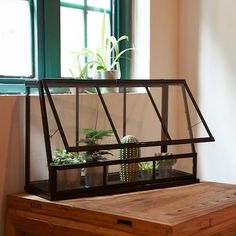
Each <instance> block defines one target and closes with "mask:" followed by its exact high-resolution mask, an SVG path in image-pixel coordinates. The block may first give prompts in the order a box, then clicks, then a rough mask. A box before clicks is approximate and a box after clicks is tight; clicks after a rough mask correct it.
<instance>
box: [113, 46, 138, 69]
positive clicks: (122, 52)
mask: <svg viewBox="0 0 236 236" xmlns="http://www.w3.org/2000/svg"><path fill="white" fill-rule="evenodd" d="M131 50H135V49H134V48H126V49H125V50H123V51H121V52H120V53H119V54H118V55H117V56H116V58H115V59H114V61H113V63H112V65H111V69H112V68H113V67H114V66H115V64H116V62H117V61H118V60H119V59H120V57H121V56H122V55H123V54H124V53H126V52H127V51H131Z"/></svg>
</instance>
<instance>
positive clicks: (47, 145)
mask: <svg viewBox="0 0 236 236" xmlns="http://www.w3.org/2000/svg"><path fill="white" fill-rule="evenodd" d="M38 86H39V87H38V89H39V99H40V107H41V115H42V123H43V133H44V140H45V148H46V156H47V162H48V165H49V164H50V163H51V162H52V156H51V145H50V139H49V128H48V117H47V108H46V103H45V97H44V89H43V81H42V80H40V81H39V85H38Z"/></svg>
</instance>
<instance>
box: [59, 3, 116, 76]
mask: <svg viewBox="0 0 236 236" xmlns="http://www.w3.org/2000/svg"><path fill="white" fill-rule="evenodd" d="M104 12H106V34H107V35H111V27H110V26H111V1H110V0H103V1H98V0H77V1H76V0H66V1H65V0H61V11H60V13H61V24H60V25H61V76H62V77H71V73H70V70H72V73H73V74H74V75H76V76H78V75H79V71H78V66H77V63H76V61H75V56H74V54H73V53H72V52H76V51H77V52H78V51H79V50H80V49H81V48H84V47H89V48H92V49H95V48H96V47H98V46H99V45H101V36H100V35H101V26H102V19H103V14H104Z"/></svg>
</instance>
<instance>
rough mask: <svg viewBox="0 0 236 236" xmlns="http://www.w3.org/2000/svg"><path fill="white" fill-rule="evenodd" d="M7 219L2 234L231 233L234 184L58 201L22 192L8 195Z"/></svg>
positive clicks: (234, 229)
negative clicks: (4, 231) (5, 232)
mask: <svg viewBox="0 0 236 236" xmlns="http://www.w3.org/2000/svg"><path fill="white" fill-rule="evenodd" d="M7 222H8V223H7V224H8V227H7V228H8V230H7V232H8V234H7V236H10V235H18V234H16V233H11V232H13V231H15V232H18V233H19V232H22V231H23V232H24V230H25V232H29V233H32V234H36V235H82V236H83V235H85V236H86V235H104V236H105V235H119V236H121V235H124V236H126V235H127V236H129V235H145V236H146V235H147V236H148V235H157V236H158V235H163V236H164V235H180V236H185V235H186V236H188V235H215V236H216V235H217V236H221V235H222V236H223V235H224V236H233V235H236V186H235V185H228V184H219V183H208V182H206V183H199V184H193V185H187V186H181V187H175V188H165V189H158V190H151V191H143V192H134V193H128V194H119V195H109V196H102V197H90V198H79V199H73V200H64V201H57V202H50V201H47V200H45V199H42V198H39V197H37V196H34V195H30V194H27V193H22V194H17V195H10V196H8V219H7ZM36 225H37V227H36ZM42 230H43V231H42ZM40 231H42V232H40ZM62 232H64V234H63V233H62ZM65 232H67V233H65ZM78 232H80V234H78ZM19 235H20V234H19Z"/></svg>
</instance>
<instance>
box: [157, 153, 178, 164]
mask: <svg viewBox="0 0 236 236" xmlns="http://www.w3.org/2000/svg"><path fill="white" fill-rule="evenodd" d="M169 155H170V154H169V153H168V152H162V153H155V156H158V157H166V156H169ZM157 162H158V165H165V166H173V165H174V164H175V163H176V159H169V160H160V161H157Z"/></svg>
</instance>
